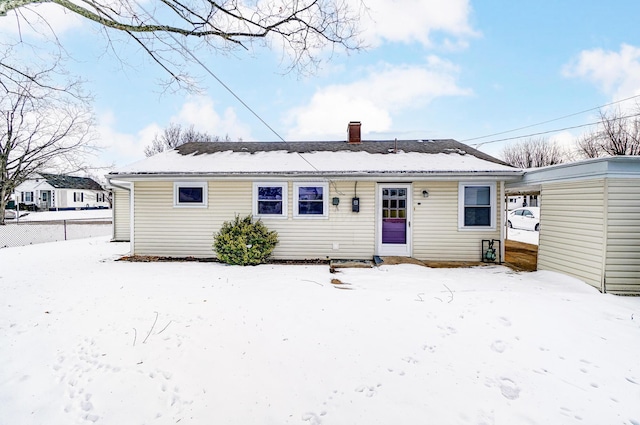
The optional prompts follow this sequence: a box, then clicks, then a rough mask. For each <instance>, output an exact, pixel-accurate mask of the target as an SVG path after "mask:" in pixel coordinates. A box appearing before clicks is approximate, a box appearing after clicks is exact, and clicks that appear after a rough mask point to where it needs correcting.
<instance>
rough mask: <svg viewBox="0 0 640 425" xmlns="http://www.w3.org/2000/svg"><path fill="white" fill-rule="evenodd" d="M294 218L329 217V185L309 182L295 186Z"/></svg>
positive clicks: (295, 184)
mask: <svg viewBox="0 0 640 425" xmlns="http://www.w3.org/2000/svg"><path fill="white" fill-rule="evenodd" d="M293 202H294V205H293V216H294V217H298V218H326V217H328V205H329V204H328V202H329V185H328V184H327V183H318V182H309V183H305V182H303V183H294V185H293Z"/></svg>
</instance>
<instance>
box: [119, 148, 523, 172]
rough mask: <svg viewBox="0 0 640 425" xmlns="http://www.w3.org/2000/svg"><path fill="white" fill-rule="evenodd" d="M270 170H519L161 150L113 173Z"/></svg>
mask: <svg viewBox="0 0 640 425" xmlns="http://www.w3.org/2000/svg"><path fill="white" fill-rule="evenodd" d="M214 171H215V173H263V172H266V173H273V172H298V173H300V172H311V173H313V172H318V171H320V172H338V173H358V172H422V173H438V172H447V173H448V172H472V171H473V172H478V171H493V172H509V173H518V172H520V170H518V169H514V168H512V167H509V166H505V165H500V164H496V163H493V162H489V161H485V160H482V159H480V158H477V157H475V156H473V155H460V154H457V153H456V154H453V153H452V154H445V153H440V154H425V153H418V152H402V151H400V152H398V153H396V154H386V155H385V154H372V153H368V152H311V153H300V154H299V153H290V152H287V151H285V150H282V151H272V152H257V153H246V152H232V151H223V152H216V153H210V154H200V155H195V154H192V155H181V154H179V153H178V152H177V151H175V150H171V151H165V152H162V153H160V154H158V155H154V156H152V157H150V158H146V159H144V160H142V161H138V162H136V163H133V164H130V165H128V166H125V167H122V168H119V169H118V170H116V173H120V174H129V173H207V174H209V173H212V172H214Z"/></svg>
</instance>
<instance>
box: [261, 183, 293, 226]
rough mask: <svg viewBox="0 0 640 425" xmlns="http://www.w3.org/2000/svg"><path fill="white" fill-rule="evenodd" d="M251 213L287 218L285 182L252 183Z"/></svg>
mask: <svg viewBox="0 0 640 425" xmlns="http://www.w3.org/2000/svg"><path fill="white" fill-rule="evenodd" d="M253 215H255V216H257V217H270V218H287V183H254V184H253Z"/></svg>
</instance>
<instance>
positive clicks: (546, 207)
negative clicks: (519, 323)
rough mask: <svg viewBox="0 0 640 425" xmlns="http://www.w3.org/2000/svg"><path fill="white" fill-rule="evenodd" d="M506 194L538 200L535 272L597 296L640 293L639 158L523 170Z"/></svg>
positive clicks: (596, 160) (622, 158)
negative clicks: (579, 283)
mask: <svg viewBox="0 0 640 425" xmlns="http://www.w3.org/2000/svg"><path fill="white" fill-rule="evenodd" d="M507 191H508V192H514V193H522V192H528V193H532V192H538V193H540V195H541V196H543V197H544V202H543V203H542V205H541V206H540V221H541V222H540V224H541V229H540V241H539V246H538V270H552V271H557V272H561V273H565V274H568V275H571V276H574V277H576V278H578V279H581V280H583V281H585V282H587V283H588V284H589V285H592V286H594V287H596V288H597V289H599V290H600V291H602V292H611V293H614V294H636V295H638V294H640V156H633V157H632V156H616V157H610V158H599V159H592V160H587V161H581V162H576V163H569V164H560V165H554V166H551V167H545V168H538V169H535V170H529V171H526V173H525V175H524V177H523V179H522V180H521V181H519V182H510V183H508V184H507Z"/></svg>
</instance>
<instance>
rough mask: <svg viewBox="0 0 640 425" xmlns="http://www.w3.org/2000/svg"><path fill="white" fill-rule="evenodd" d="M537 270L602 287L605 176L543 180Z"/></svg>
mask: <svg viewBox="0 0 640 425" xmlns="http://www.w3.org/2000/svg"><path fill="white" fill-rule="evenodd" d="M541 197H542V199H544V203H543V207H542V210H541V213H540V220H541V221H540V242H539V248H538V270H551V271H557V272H560V273H566V274H569V275H571V276H574V277H577V278H579V279H582V280H584V281H585V282H586V283H588V284H589V285H591V286H594V287H596V288H598V289H602V280H601V279H602V276H603V255H604V253H605V247H604V242H605V239H604V232H605V225H604V222H605V216H604V211H605V197H606V194H605V192H604V180H603V179H600V180H588V181H579V182H571V183H557V184H543V185H542V190H541Z"/></svg>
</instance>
